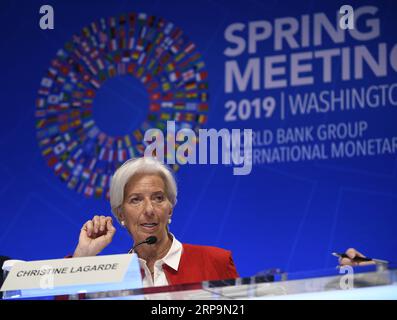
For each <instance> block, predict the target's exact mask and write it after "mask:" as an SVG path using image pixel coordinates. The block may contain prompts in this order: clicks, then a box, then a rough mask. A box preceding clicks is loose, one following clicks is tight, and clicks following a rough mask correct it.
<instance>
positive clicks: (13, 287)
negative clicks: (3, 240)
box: [1, 254, 142, 298]
mask: <svg viewBox="0 0 397 320" xmlns="http://www.w3.org/2000/svg"><path fill="white" fill-rule="evenodd" d="M139 287H142V278H141V272H140V267H139V263H138V258H137V256H136V254H118V255H108V256H96V257H83V258H70V259H56V260H42V261H31V262H22V263H18V264H16V265H15V266H13V268H12V269H11V271H10V273H9V274H8V275H7V278H6V280H5V281H4V284H3V286H2V287H1V291H6V294H5V295H4V296H5V298H21V297H22V298H23V297H37V296H51V295H58V294H76V293H86V292H97V291H108V290H123V289H132V288H139ZM7 293H8V294H7ZM10 293H11V294H10Z"/></svg>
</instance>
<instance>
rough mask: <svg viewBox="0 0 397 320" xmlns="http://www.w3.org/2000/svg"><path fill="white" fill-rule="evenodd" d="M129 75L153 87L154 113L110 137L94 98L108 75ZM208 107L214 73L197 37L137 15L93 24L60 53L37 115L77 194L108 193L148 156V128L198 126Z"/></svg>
mask: <svg viewBox="0 0 397 320" xmlns="http://www.w3.org/2000/svg"><path fill="white" fill-rule="evenodd" d="M126 75H130V76H133V77H135V79H138V80H139V81H140V82H141V83H142V85H143V86H144V88H145V90H146V91H147V94H148V97H149V105H148V106H146V108H147V110H148V113H147V117H146V119H145V120H144V121H143V122H142V123H140V124H139V125H138V126H136V128H134V130H132V131H131V132H126V133H125V134H124V135H119V136H111V135H109V134H107V133H105V132H104V131H103V130H101V128H100V127H99V126H98V125H97V124H96V122H95V117H94V112H93V101H94V98H95V96H96V94H97V93H98V91H100V90H101V86H102V84H103V83H104V82H105V81H106V80H108V79H110V78H114V77H118V76H126ZM111 112H112V107H111V106H109V114H111ZM207 113H208V82H207V71H206V67H205V64H204V62H203V59H202V57H201V55H200V53H199V52H198V51H197V50H196V47H195V45H194V43H193V42H191V41H190V40H189V39H188V37H187V36H186V35H185V34H184V33H183V31H182V30H181V29H180V28H178V27H177V26H175V25H174V24H173V23H171V22H168V21H166V20H164V19H163V18H158V17H154V16H147V15H146V14H143V13H140V14H137V13H130V14H125V15H121V16H119V17H111V18H107V19H104V18H103V19H100V20H99V21H96V22H92V23H91V24H90V25H89V26H87V27H85V28H84V29H83V30H82V31H81V33H80V34H78V35H74V36H73V37H72V39H71V40H70V41H68V42H67V43H66V44H65V45H64V48H62V49H60V50H59V51H58V52H57V54H56V57H55V58H54V59H53V60H52V61H51V64H50V66H49V68H48V70H47V73H46V75H45V76H44V77H43V78H42V80H41V84H40V89H39V92H38V98H37V100H36V113H35V114H36V130H37V139H38V142H39V146H40V149H41V153H42V155H43V157H44V158H45V160H46V162H47V164H48V166H49V167H50V168H52V170H54V172H55V174H56V175H57V176H59V177H60V179H61V180H62V181H64V182H65V183H66V184H67V186H68V187H69V188H71V189H73V190H76V191H77V192H78V193H82V194H84V195H86V196H88V197H91V196H95V197H99V198H100V197H106V198H108V197H109V185H110V178H111V176H112V175H113V173H114V171H115V170H116V169H117V168H118V167H119V166H120V165H121V164H122V163H124V162H125V161H126V160H127V159H129V158H133V157H139V156H142V155H143V154H144V150H145V147H146V144H145V142H144V141H143V137H144V133H145V131H146V130H147V129H151V128H158V129H161V130H163V132H165V129H166V122H167V121H169V120H173V121H175V123H176V130H178V129H181V128H190V129H193V130H195V131H197V130H198V129H199V128H200V126H201V125H202V124H204V123H205V122H206V121H207ZM133 120H134V119H131V121H133ZM174 169H177V165H175V166H174Z"/></svg>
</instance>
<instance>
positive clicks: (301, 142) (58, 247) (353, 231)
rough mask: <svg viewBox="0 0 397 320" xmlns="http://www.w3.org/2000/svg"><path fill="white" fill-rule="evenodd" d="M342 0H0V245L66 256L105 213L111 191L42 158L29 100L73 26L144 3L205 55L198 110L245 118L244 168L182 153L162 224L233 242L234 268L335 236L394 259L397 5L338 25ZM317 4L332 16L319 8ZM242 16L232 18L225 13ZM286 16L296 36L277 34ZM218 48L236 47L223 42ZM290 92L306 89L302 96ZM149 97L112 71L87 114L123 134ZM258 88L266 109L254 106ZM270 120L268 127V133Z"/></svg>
mask: <svg viewBox="0 0 397 320" xmlns="http://www.w3.org/2000/svg"><path fill="white" fill-rule="evenodd" d="M344 2H345V1H342V2H339V1H321V2H319V1H309V0H308V1H306V0H305V1H260V0H243V1H226V0H205V1H179V0H172V1H155V0H153V1H152V0H145V1H143V0H142V1H141V0H138V1H131V0H118V1H77V0H73V1H48V2H45V3H43V2H42V1H11V0H5V1H2V2H1V6H0V21H1V28H0V34H1V39H2V41H1V44H0V47H1V60H0V66H1V68H0V70H1V86H0V95H1V98H0V101H1V119H2V121H1V123H2V125H1V126H0V150H1V151H0V152H1V158H0V179H1V185H0V215H1V228H0V230H1V232H0V254H4V255H8V256H11V257H13V258H17V259H24V260H38V259H52V258H59V257H63V256H65V255H66V254H68V253H72V252H73V250H74V247H75V246H76V244H77V240H78V235H79V231H80V228H81V226H82V224H83V223H84V222H85V221H86V220H87V219H89V218H91V217H92V216H93V215H96V214H104V215H110V214H111V213H110V206H109V204H108V202H107V200H106V199H105V197H103V196H100V197H96V196H95V195H84V190H83V191H81V190H80V192H78V191H77V190H76V188H77V187H76V188H73V187H71V186H70V185H69V187H68V182H70V179H69V178H70V177H68V176H66V177H63V178H62V176H61V175H62V173H59V172H58V173H57V174H56V173H55V168H54V167H51V165H50V164H49V158H48V157H47V155H46V154H45V150H46V148H45V147H43V146H41V145H39V141H40V139H42V138H43V137H42V136H40V135H39V134H38V132H40V128H41V127H40V123H39V120H40V119H41V118H40V117H41V115H40V114H38V113H37V111H38V110H40V107H41V106H40V103H41V102H40V101H41V100H40V99H42V98H43V97H46V95H48V93H46V92H44V93H43V92H41V93H40V92H39V91H40V90H45V89H46V88H47V89H48V87H51V88H53V86H51V85H49V84H46V82H45V80H43V79H48V70H49V68H50V67H51V61H53V59H54V58H55V57H56V56H57V53H58V52H59V50H60V49H62V48H64V50H66V49H65V44H66V43H68V42H69V41H71V39H72V37H73V35H74V34H80V33H81V32H82V30H83V28H84V27H87V26H90V24H91V23H92V22H94V21H100V19H101V18H109V17H120V16H121V15H123V14H128V13H137V14H139V13H146V14H147V16H142V19H143V20H145V21H147V20H146V19H148V17H150V16H154V17H156V19H158V18H160V17H161V18H163V19H165V21H168V22H172V23H173V27H175V28H176V27H178V28H180V30H182V31H183V34H184V35H185V36H186V37H187V38H186V39H185V42H184V43H185V44H189V43H194V44H195V49H194V50H196V52H198V53H199V54H200V55H201V56H200V61H202V62H203V63H204V66H203V64H201V67H200V68H201V69H200V70H201V71H203V72H204V73H203V74H202V76H203V77H207V78H206V79H205V82H203V83H204V84H205V85H204V87H200V88H195V87H194V85H195V84H192V85H193V87H192V89H191V88H187V87H186V88H187V89H186V90H187V91H189V90H191V91H189V92H192V93H195V92H196V91H195V90H199V89H200V90H202V91H198V92H201V93H203V92H205V93H208V95H207V96H206V97H204V98H202V100H201V102H200V103H202V104H203V106H202V107H203V110H204V111H203V112H202V113H201V114H203V115H204V117H205V118H200V119H202V120H197V123H198V125H200V126H201V127H202V128H215V129H221V128H229V129H230V128H240V129H244V128H250V129H252V130H253V131H254V141H253V149H254V150H253V154H252V158H253V167H252V171H251V173H250V174H249V175H245V176H243V175H242V176H237V175H233V171H232V168H231V167H230V166H224V165H222V164H218V165H186V166H180V168H179V170H178V171H177V172H176V177H177V182H178V186H179V197H178V204H177V206H176V208H175V210H174V216H173V222H172V224H171V227H170V229H171V232H173V233H174V234H175V235H176V237H177V238H178V239H179V240H181V241H182V242H187V243H195V244H206V245H214V246H220V247H223V248H227V249H229V250H232V251H233V256H234V259H235V262H236V265H237V268H238V270H239V272H240V274H241V275H243V276H249V275H253V274H255V273H257V272H259V271H261V270H264V269H268V268H275V267H277V268H281V269H283V270H287V271H301V270H313V269H322V268H328V267H332V266H334V265H335V264H336V263H337V261H336V259H335V258H333V257H332V256H331V252H333V251H343V250H345V249H347V248H348V247H356V248H358V249H360V250H361V251H362V252H364V253H365V254H367V255H368V256H374V257H378V258H382V259H387V260H391V261H397V237H396V236H395V234H396V232H397V183H396V182H397V159H396V151H397V126H396V120H397V88H396V82H397V81H396V79H397V78H396V71H397V46H396V43H397V41H396V35H395V30H397V19H396V18H397V17H396V12H397V11H396V9H397V5H396V2H394V1H354V3H352V6H353V8H354V9H355V10H356V11H355V15H356V17H357V21H356V25H355V30H356V33H354V32H355V31H354V30H353V31H351V30H345V31H342V32H341V31H340V30H339V29H338V28H340V27H338V21H339V20H337V19H336V16H337V12H338V10H339V7H340V6H341V5H343V4H345V3H344ZM44 4H49V5H51V6H52V7H53V9H54V29H53V30H42V29H41V28H40V26H39V21H40V18H41V17H42V16H43V15H40V13H39V9H40V7H41V6H42V5H44ZM324 17H325V18H324ZM316 19H317V20H316ZM325 20H327V21H329V22H330V24H327V23H326V22H324V23H323V24H321V21H325ZM104 21H105V20H104ZM106 21H107V22H106V23H109V25H110V24H111V21H110V20H106ZM109 21H110V22H109ZM156 21H158V20H156ZM258 21H259V22H258ZM261 21H262V22H261ZM263 21H266V22H267V23H263ZM319 21H320V22H319ZM254 22H258V23H257V24H255V23H254ZM236 23H240V24H241V25H237V27H236V29H234V27H233V24H236ZM376 23H378V24H379V28H378V29H376V27H375V31H374V29H373V27H374V24H376ZM234 26H236V25H234ZM255 26H256V29H255V28H254V27H255ZM269 26H271V30H270V29H269ZM314 26H315V27H314ZM324 26H325V27H324ZM97 27H100V22H98V25H97ZM295 27H296V28H297V29H296V32H295V33H294V35H293V36H291V37H287V36H286V37H284V38H282V36H281V35H280V34H282V32H283V31H284V32H288V31H286V30H288V29H290V28H295ZM92 28H94V27H92ZM316 28H317V30H319V29H321V30H322V33H318V32H316V31H315V29H316ZM265 29H266V30H267V31H265ZM92 30H93V29H92ZM92 30H91V31H92ZM233 30H234V31H233ZM249 30H251V32H249ZM327 30H328V31H327ZM330 30H331V31H330ZM332 30H334V32H332ZM371 30H372V31H373V34H371V33H370V31H371ZM376 31H378V32H376ZM92 32H93V31H92ZM266 32H268V34H266ZM359 32H360V34H358V33H359ZM330 34H332V36H330ZM255 35H256V36H257V39H258V42H257V45H256V46H255V43H254V40H253V39H254V38H253V37H255ZM360 35H361V36H360ZM142 37H144V36H142ZM187 39H188V40H187ZM137 46H139V44H138V43H135V44H134V48H135V49H136V48H137ZM227 48H229V50H232V51H233V52H234V53H235V56H232V55H228V54H226V51H225V50H226V49H227ZM239 48H241V50H239ZM331 49H334V51H332V50H331ZM170 50H171V51H172V48H171V49H170ZM327 50H328V51H327ZM240 51H241V52H240ZM299 53H302V55H299ZM325 55H327V56H328V58H329V59H328V60H327V59H326V58H324V56H325ZM321 57H323V58H321ZM233 61H234V62H233ZM297 61H298V62H297ZM331 62H332V65H331V64H330V63H331ZM136 63H137V65H138V66H139V63H140V62H139V61H138V62H136ZM251 64H252V65H251ZM233 66H234V67H236V66H237V69H233ZM250 66H252V69H250V68H251V67H250ZM328 67H329V68H328ZM299 68H301V69H299ZM327 68H328V69H327ZM231 70H234V71H231ZM236 70H238V71H236ZM257 70H259V71H258V72H257ZM228 72H231V74H228ZM245 72H246V75H247V79H248V80H247V81H246V82H244V79H243V78H244V73H245ZM250 72H251V73H250ZM239 73H240V76H241V79H240V87H237V82H238V78H239ZM46 77H47V78H46ZM227 77H228V78H229V79H231V80H230V81H231V82H230V83H231V87H230V88H228V86H227V84H226V83H227V82H228V80H227ZM236 79H237V80H236ZM265 79H267V80H265ZM276 80H279V82H277V81H276ZM79 81H83V80H81V79H79ZM256 81H257V82H256ZM198 82H199V81H198ZM354 88H355V89H356V91H355V92H354V93H353V89H354ZM229 89H230V90H229ZM165 91H166V90H165ZM229 91H231V92H229ZM341 92H343V93H341ZM58 93H59V92H58ZM305 94H306V98H305ZM341 94H343V95H344V96H343V97H342V98H343V99H346V100H344V101H343V102H338V101H340V100H337V99H336V100H335V99H334V101H333V103H334V104H333V106H334V109H332V108H331V106H330V103H331V102H330V99H331V97H332V96H333V97H334V98H335V96H336V97H339V98H340V95H341ZM267 97H270V100H266V101H267V102H263V100H264V99H265V98H267ZM353 97H355V98H353ZM152 98H153V97H152ZM299 98H302V100H301V102H302V101H304V99H309V100H310V99H311V100H310V101H309V100H305V101H306V102H307V103H308V105H305V104H304V102H302V105H300V108H299V107H298V103H299ZM244 99H245V100H244ZM149 100H150V92H148V91H147V89H146V87H145V86H144V85H143V83H142V79H141V81H139V79H138V78H137V77H133V76H127V75H120V76H116V77H113V78H111V79H109V80H106V81H105V82H104V84H103V85H101V86H100V88H99V89H97V90H96V95H95V97H94V99H93V113H92V115H91V116H92V118H93V119H94V120H95V122H96V123H97V125H98V127H99V128H100V129H101V130H103V131H104V132H106V134H107V135H108V136H118V135H125V134H128V133H130V132H133V131H134V130H135V129H136V128H138V127H139V126H140V125H141V123H142V122H143V121H144V120H145V119H146V117H147V116H148V110H149V104H150V103H151V102H149ZM353 100H354V101H355V102H354V103H355V107H353V106H352V104H353V102H352V101H353ZM150 101H152V100H150ZM171 101H172V99H171ZM242 101H243V102H242ZM255 101H259V102H255ZM268 101H270V104H271V103H274V104H275V108H274V110H273V109H271V110H270V111H269V109H268V108H266V105H265V107H263V105H262V103H268ZM297 101H298V102H297ZM335 101H336V102H335ZM47 102H48V101H47ZM258 103H259V105H257V104H258ZM327 103H328V104H327ZM360 103H361V104H360ZM206 104H208V110H206ZM233 104H235V106H232V105H233ZM347 104H349V105H350V106H351V107H350V108H348V107H346V105H347ZM244 105H245V106H244ZM305 106H306V107H305ZM152 107H153V108H155V106H152ZM174 107H175V106H174ZM234 108H235V110H234ZM248 109H249V110H251V111H249V110H248ZM247 110H248V111H247ZM266 110H268V111H266ZM271 111H272V112H271ZM47 115H48V114H47ZM173 115H175V114H173ZM175 118H176V115H175ZM197 119H199V118H197ZM55 121H59V119H58V120H55ZM357 123H360V124H361V125H362V128H363V130H362V132H358V133H357V132H356V133H357V134H356V135H354V132H353V131H352V132H350V136H345V135H344V132H343V130H344V129H345V128H347V127H348V126H351V128H353V127H354V125H355V124H357ZM329 124H334V125H335V126H336V125H338V124H339V127H338V128H339V132H337V133H336V134H335V135H334V136H331V135H328V136H326V137H323V136H322V135H321V132H323V131H322V129H324V128H329V127H326V126H327V125H329ZM302 127H307V128H308V130H309V131H310V130H311V133H312V139H311V137H310V134H309V135H308V136H306V138H305V137H303V138H301V139H298V138H296V139H293V140H291V139H292V137H291V139H290V140H289V141H288V142H287V143H286V144H283V143H282V142H283V141H282V140H281V137H282V135H281V134H282V133H285V132H287V131H288V130H293V128H302ZM310 128H312V129H310ZM331 129H332V128H331ZM331 129H329V130H331ZM70 130H72V129H70ZM266 132H267V133H266ZM269 132H270V134H271V135H273V138H274V139H273V141H272V142H269V144H266V143H265V140H263V139H264V137H265V136H266V134H269ZM277 138H278V139H277ZM305 146H306V148H318V150H323V151H319V154H317V155H313V153H312V154H311V156H309V158H304V157H302V156H301V155H299V154H300V152H302V148H305ZM281 148H284V149H283V151H282V150H281ZM322 148H324V149H322ZM363 148H364V149H365V150H364V151H363V150H362V149H363ZM51 152H55V151H51ZM266 152H267V153H266ZM282 152H286V153H288V152H290V153H292V154H291V157H292V158H291V159H288V158H283V157H282V156H280V153H282ZM321 152H323V153H322V154H320V153H321ZM277 155H278V156H277ZM58 161H60V160H59V159H58ZM85 166H86V167H88V165H86V164H85ZM130 247H131V240H130V238H129V236H128V234H127V233H126V231H125V230H123V229H121V228H119V227H118V231H117V233H116V236H115V238H114V241H113V243H112V244H111V245H110V246H109V247H108V248H106V249H105V250H104V252H103V253H104V254H111V253H123V252H126V251H128V249H129V248H130Z"/></svg>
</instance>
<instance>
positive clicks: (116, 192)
mask: <svg viewBox="0 0 397 320" xmlns="http://www.w3.org/2000/svg"><path fill="white" fill-rule="evenodd" d="M138 174H155V175H158V176H159V177H160V178H161V179H162V180H163V182H164V186H165V190H164V191H165V194H166V197H167V199H168V200H169V201H170V202H171V205H172V207H174V206H175V205H176V197H177V193H178V191H177V186H176V181H175V178H174V175H173V174H172V172H171V170H170V169H169V168H168V167H167V166H166V165H165V164H163V163H161V162H160V161H159V160H157V159H156V158H152V157H142V158H135V159H129V160H127V161H126V162H124V164H123V165H122V166H121V167H120V168H118V169H117V170H116V172H115V173H114V175H113V177H112V181H111V184H110V206H111V208H112V212H113V215H114V216H115V217H116V219H117V220H118V221H119V222H120V209H121V206H122V204H123V202H124V189H125V187H126V185H127V184H128V182H129V181H130V180H131V179H132V178H133V177H134V176H136V175H138Z"/></svg>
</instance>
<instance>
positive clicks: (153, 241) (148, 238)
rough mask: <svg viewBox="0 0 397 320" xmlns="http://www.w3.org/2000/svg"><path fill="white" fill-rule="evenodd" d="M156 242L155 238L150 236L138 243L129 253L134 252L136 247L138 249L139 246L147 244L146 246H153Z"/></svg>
mask: <svg viewBox="0 0 397 320" xmlns="http://www.w3.org/2000/svg"><path fill="white" fill-rule="evenodd" d="M156 242H157V237H155V236H150V237H147V238H146V239H145V240H143V241H141V242H139V243H138V244H136V245H135V246H134V247H133V248H132V249H131V250H130V252H132V251H134V250H135V248H136V247H139V246H140V245H141V244H144V243H147V244H155V243H156Z"/></svg>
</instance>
